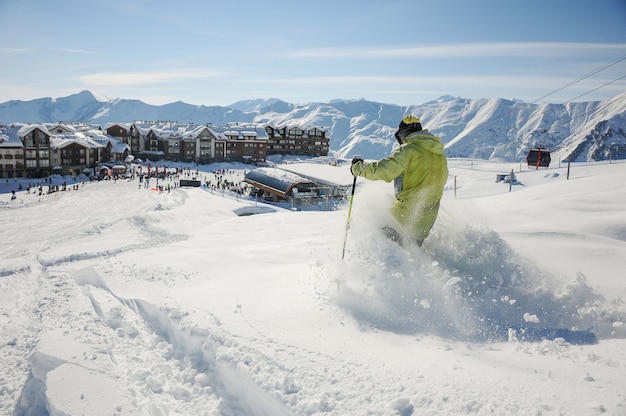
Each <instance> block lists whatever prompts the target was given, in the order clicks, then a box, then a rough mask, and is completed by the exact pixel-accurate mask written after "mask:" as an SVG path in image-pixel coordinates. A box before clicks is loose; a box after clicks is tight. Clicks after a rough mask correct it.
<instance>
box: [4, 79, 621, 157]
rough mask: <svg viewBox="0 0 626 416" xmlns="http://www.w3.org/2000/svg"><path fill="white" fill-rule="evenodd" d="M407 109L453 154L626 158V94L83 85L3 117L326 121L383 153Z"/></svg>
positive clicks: (18, 104) (12, 104)
mask: <svg viewBox="0 0 626 416" xmlns="http://www.w3.org/2000/svg"><path fill="white" fill-rule="evenodd" d="M407 113H411V114H415V115H418V116H420V117H421V119H422V124H423V126H424V128H427V129H429V130H430V131H431V132H433V133H434V134H436V135H438V136H440V137H441V138H442V140H443V142H444V143H445V145H446V152H447V154H448V156H449V157H474V158H478V159H489V160H498V161H510V162H519V161H523V160H524V159H525V157H526V154H527V153H528V150H529V149H530V148H531V147H534V146H538V145H542V146H544V147H546V148H549V149H550V150H552V152H553V154H554V155H555V157H556V158H558V159H561V160H564V159H566V158H567V157H568V156H571V157H572V158H573V159H572V160H575V161H587V160H605V159H609V158H613V159H626V93H623V94H620V95H617V96H615V97H613V98H611V99H607V100H604V101H593V102H578V103H567V104H531V103H524V102H520V101H512V100H505V99H466V98H460V97H452V96H443V97H441V98H439V99H437V100H434V101H429V102H427V103H423V104H419V105H413V106H398V105H392V104H383V103H377V102H372V101H367V100H365V99H361V100H332V101H330V102H328V103H307V104H290V103H287V102H284V101H281V100H278V99H268V100H261V99H257V100H247V101H239V102H236V103H234V104H232V105H230V106H227V107H222V106H204V105H199V106H198V105H191V104H186V103H183V102H181V101H178V102H175V103H170V104H165V105H159V106H156V105H149V104H146V103H144V102H142V101H139V100H128V99H119V98H117V99H113V100H107V99H102V98H98V97H96V96H95V95H94V94H92V93H91V92H89V91H82V92H80V93H78V94H74V95H70V96H68V97H62V98H56V99H53V98H40V99H36V100H31V101H19V100H12V101H8V102H5V103H2V104H0V123H2V124H10V123H14V122H24V123H42V122H57V121H82V122H86V123H90V124H98V125H100V126H102V127H105V126H106V124H107V123H115V122H123V123H129V122H133V121H136V120H149V121H157V120H161V121H178V122H193V123H197V124H204V123H213V124H215V125H223V124H226V123H228V122H254V123H263V124H273V125H282V124H289V125H301V126H320V127H326V128H328V129H329V133H330V138H331V146H330V148H331V151H332V152H333V153H334V154H335V155H336V156H338V157H346V158H350V157H352V156H354V155H360V156H362V157H364V158H380V157H383V156H385V155H387V154H389V153H390V152H391V150H392V149H393V147H394V146H395V139H394V136H393V133H394V132H395V131H396V128H397V125H398V122H399V120H400V119H401V118H402V116H403V115H404V114H407Z"/></svg>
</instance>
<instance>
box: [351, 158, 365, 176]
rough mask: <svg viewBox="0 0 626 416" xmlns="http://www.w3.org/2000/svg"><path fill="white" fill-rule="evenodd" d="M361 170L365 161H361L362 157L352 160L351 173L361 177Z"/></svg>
mask: <svg viewBox="0 0 626 416" xmlns="http://www.w3.org/2000/svg"><path fill="white" fill-rule="evenodd" d="M361 170H363V159H361V158H360V157H355V158H354V159H352V166H350V172H352V175H353V176H359V173H361Z"/></svg>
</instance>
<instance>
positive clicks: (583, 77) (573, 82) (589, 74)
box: [531, 55, 626, 104]
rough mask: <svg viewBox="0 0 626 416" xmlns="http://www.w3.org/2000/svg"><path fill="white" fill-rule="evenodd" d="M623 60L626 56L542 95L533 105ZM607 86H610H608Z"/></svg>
mask: <svg viewBox="0 0 626 416" xmlns="http://www.w3.org/2000/svg"><path fill="white" fill-rule="evenodd" d="M623 60H626V55H624V56H622V57H620V58H617V59H615V60H614V61H612V62H609V63H608V64H604V65H602V66H601V67H599V68H596V69H594V70H593V71H591V72H589V73H587V74H585V75H583V76H581V77H578V78H576V79H575V80H573V81H570V82H567V83H565V84H564V85H562V86H561V87H559V88H557V89H555V90H553V91H551V92H549V93H547V94H545V95H542V96H541V97H539V98H537V99H536V100H534V101H532V102H531V104H534V103H536V102H537V101H540V100H543V99H544V98H546V97H549V96H551V95H553V94H556V93H557V92H559V91H562V90H564V89H565V88H567V87H571V86H572V85H574V84H577V83H579V82H580V81H582V80H584V79H587V78H589V77H590V76H592V75H595V74H597V73H598V72H601V71H604V70H605V69H607V68H610V67H612V66H613V65H616V64H618V63H620V62H622V61H623ZM606 85H608V84H606ZM596 89H597V88H596ZM593 91H595V90H593ZM589 92H591V91H589ZM583 95H584V94H583ZM576 98H578V97H576ZM576 98H572V99H571V100H570V101H573V100H575V99H576Z"/></svg>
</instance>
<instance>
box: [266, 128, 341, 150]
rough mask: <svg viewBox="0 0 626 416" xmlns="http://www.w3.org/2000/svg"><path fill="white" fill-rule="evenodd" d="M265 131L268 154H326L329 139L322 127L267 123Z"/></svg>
mask: <svg viewBox="0 0 626 416" xmlns="http://www.w3.org/2000/svg"><path fill="white" fill-rule="evenodd" d="M265 131H266V132H267V135H268V137H269V143H268V148H267V154H269V155H272V154H282V155H298V156H311V157H319V156H328V150H329V141H330V140H329V138H328V137H326V130H325V129H323V128H320V127H308V128H305V127H301V126H272V125H268V126H266V127H265Z"/></svg>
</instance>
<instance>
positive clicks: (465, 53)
mask: <svg viewBox="0 0 626 416" xmlns="http://www.w3.org/2000/svg"><path fill="white" fill-rule="evenodd" d="M598 51H614V52H616V53H624V52H626V44H624V43H567V42H510V43H497V42H492V43H468V44H453V45H423V46H405V47H396V46H393V47H383V46H372V47H333V48H316V49H300V50H295V51H291V52H288V53H287V54H285V55H284V56H285V57H287V58H296V59H333V60H335V59H336V60H344V59H389V58H394V59H398V58H424V59H428V58H431V59H435V58H436V59H452V58H488V57H503V56H507V57H520V58H539V57H556V56H559V57H563V56H580V54H581V53H584V52H598Z"/></svg>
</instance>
